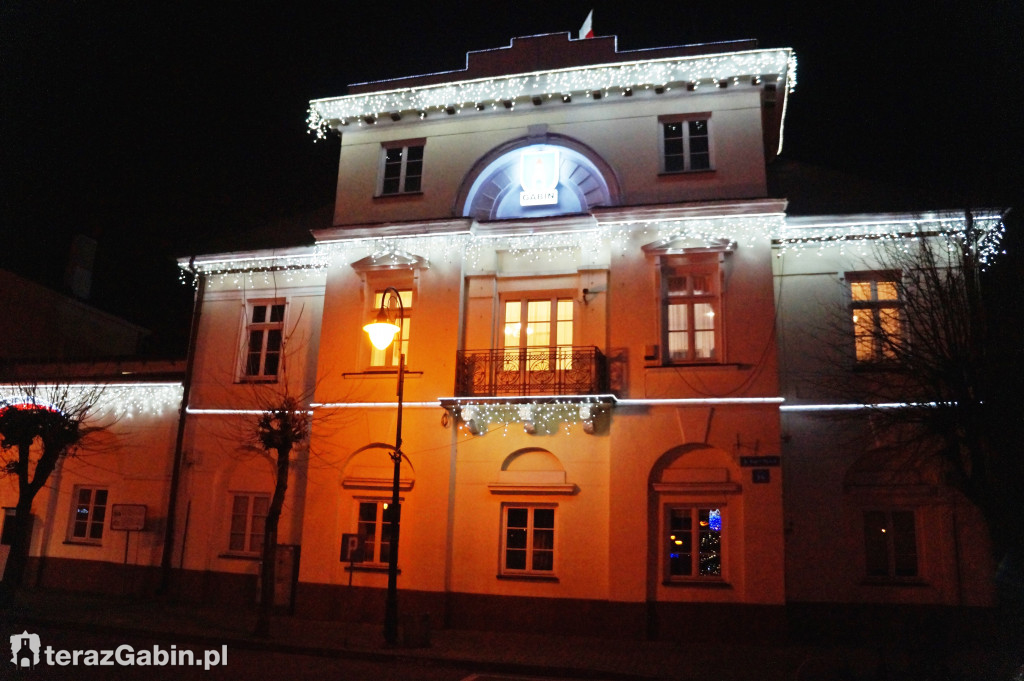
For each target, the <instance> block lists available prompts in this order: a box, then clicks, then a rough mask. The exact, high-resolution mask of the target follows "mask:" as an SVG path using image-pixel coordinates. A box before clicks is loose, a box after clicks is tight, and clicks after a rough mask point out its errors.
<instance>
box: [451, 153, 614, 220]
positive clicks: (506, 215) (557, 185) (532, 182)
mask: <svg viewBox="0 0 1024 681" xmlns="http://www.w3.org/2000/svg"><path fill="white" fill-rule="evenodd" d="M477 168H478V169H479V170H475V171H474V172H471V173H470V176H469V177H468V178H467V180H466V185H467V186H468V189H464V192H465V199H464V200H463V201H462V203H461V205H462V215H464V216H467V217H473V218H476V219H477V220H505V219H513V218H531V217H548V216H552V215H567V214H571V213H585V212H587V211H589V210H590V209H591V208H593V207H594V206H609V205H615V204H616V203H617V202H618V185H617V182H616V181H615V178H614V175H613V173H612V172H611V168H610V167H608V166H607V164H605V163H604V162H603V161H602V160H601V159H600V158H598V157H597V156H596V154H593V153H592V152H589V150H587V149H586V148H585V147H583V145H580V144H576V143H572V142H571V141H569V140H566V139H563V138H559V137H556V136H543V137H538V138H530V139H524V140H518V141H516V142H512V143H510V144H508V145H505V146H503V147H501V148H500V149H498V150H496V151H494V152H492V153H491V154H490V155H489V156H487V157H484V158H483V159H481V161H480V163H478V164H477Z"/></svg>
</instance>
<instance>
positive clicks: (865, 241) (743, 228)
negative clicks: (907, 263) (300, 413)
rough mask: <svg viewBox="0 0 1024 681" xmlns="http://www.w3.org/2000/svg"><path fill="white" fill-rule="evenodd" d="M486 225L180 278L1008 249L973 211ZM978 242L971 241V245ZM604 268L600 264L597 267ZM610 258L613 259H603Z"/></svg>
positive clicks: (183, 271) (327, 244)
mask: <svg viewBox="0 0 1024 681" xmlns="http://www.w3.org/2000/svg"><path fill="white" fill-rule="evenodd" d="M490 230H491V226H490V225H489V226H488V231H487V232H486V233H482V232H478V231H477V228H476V225H473V226H471V227H470V228H469V229H468V230H466V231H459V232H445V233H442V234H420V233H417V234H410V235H392V236H387V237H358V238H351V239H344V238H338V239H331V240H327V241H324V242H322V243H319V244H317V245H316V246H313V247H308V248H303V249H294V250H293V251H291V252H281V251H270V252H265V253H263V252H259V253H250V254H239V255H231V256H210V257H207V258H182V259H181V260H179V261H178V264H179V267H180V278H181V280H182V281H183V282H188V281H190V279H191V275H192V274H195V273H199V274H203V275H206V276H209V277H210V278H211V280H212V281H213V282H215V283H217V284H219V285H221V286H235V287H237V288H260V287H269V286H279V285H284V284H295V285H298V284H302V283H316V284H318V285H323V283H324V276H325V274H326V272H327V270H329V269H330V268H332V267H340V266H349V265H351V264H352V263H354V262H355V261H357V260H360V259H362V258H365V257H368V256H369V257H374V258H379V259H385V258H387V257H388V256H389V255H390V254H396V253H403V254H410V253H411V254H415V255H417V256H419V257H421V258H423V261H424V263H425V264H428V265H429V263H430V262H431V261H438V262H447V263H463V264H464V265H465V266H466V268H467V269H469V270H475V269H477V268H479V267H481V264H482V263H487V262H490V258H492V257H493V254H495V253H499V252H500V253H502V254H503V256H504V257H507V258H510V259H512V260H514V261H523V262H527V263H543V262H549V263H550V262H555V261H557V260H558V259H559V258H563V257H565V256H566V255H573V254H575V255H577V256H579V257H584V255H585V256H586V257H588V258H591V259H593V258H601V257H604V258H607V257H608V256H601V255H599V254H601V253H607V254H612V253H618V254H619V255H626V254H627V253H628V252H629V248H630V244H632V243H635V242H637V241H640V242H642V243H645V244H664V245H669V244H672V243H673V242H676V241H686V242H689V243H688V245H690V246H697V247H705V248H710V247H722V246H723V245H724V246H727V247H728V248H736V247H755V246H757V245H763V244H765V243H770V244H771V245H772V246H773V248H775V250H776V255H777V256H779V257H782V256H784V255H786V254H788V253H793V254H795V255H800V254H802V253H806V252H813V253H817V254H819V255H822V254H824V253H825V252H826V251H827V250H828V249H832V248H838V249H839V253H840V254H845V253H846V252H847V251H848V250H851V249H855V250H856V251H857V252H858V253H859V254H861V255H865V254H867V253H869V252H870V249H872V248H874V247H875V246H876V245H877V244H878V243H879V242H889V243H893V244H897V245H899V246H900V247H902V248H907V249H908V248H910V247H911V245H912V244H914V243H917V242H918V241H919V240H920V239H923V238H935V237H937V238H940V239H943V240H944V241H945V243H946V245H947V247H948V248H949V249H950V250H952V249H954V248H955V247H960V246H970V247H971V248H972V249H973V251H974V252H975V253H976V254H977V257H978V259H979V262H981V263H982V264H983V265H985V264H988V263H990V262H991V261H992V259H993V258H994V257H995V256H996V255H998V254H1001V253H1003V252H1004V251H1003V250H1002V239H1003V236H1004V234H1005V226H1004V224H1003V218H1002V215H1001V214H1000V213H998V212H994V211H987V212H979V213H976V214H975V215H974V216H973V237H972V236H971V235H969V234H968V226H967V219H966V217H965V216H964V215H950V214H945V215H910V216H880V217H878V218H877V219H873V220H871V219H868V220H858V221H815V220H814V219H813V218H799V219H796V220H795V221H794V220H792V219H789V218H787V217H786V215H785V214H784V213H760V214H741V215H722V216H696V217H672V218H653V219H652V218H644V217H637V218H631V219H604V218H602V217H600V216H596V217H595V220H594V221H593V222H591V223H590V224H588V225H585V226H582V227H580V228H577V229H562V230H561V231H555V232H544V231H538V232H535V233H529V234H521V233H514V234H510V233H504V234H501V233H498V234H495V233H493V231H490ZM969 238H973V244H966V241H967V240H968V239H969ZM591 264H600V263H591ZM605 264H607V263H605Z"/></svg>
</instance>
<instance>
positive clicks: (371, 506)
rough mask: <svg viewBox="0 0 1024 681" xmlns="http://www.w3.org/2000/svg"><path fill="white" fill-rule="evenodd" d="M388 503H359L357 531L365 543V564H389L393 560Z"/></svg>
mask: <svg viewBox="0 0 1024 681" xmlns="http://www.w3.org/2000/svg"><path fill="white" fill-rule="evenodd" d="M388 506H389V502H387V501H361V502H359V521H358V527H357V528H356V531H357V532H358V534H359V537H360V538H361V539H362V543H363V562H364V563H377V564H387V563H388V561H389V560H390V559H391V517H390V515H389V513H388Z"/></svg>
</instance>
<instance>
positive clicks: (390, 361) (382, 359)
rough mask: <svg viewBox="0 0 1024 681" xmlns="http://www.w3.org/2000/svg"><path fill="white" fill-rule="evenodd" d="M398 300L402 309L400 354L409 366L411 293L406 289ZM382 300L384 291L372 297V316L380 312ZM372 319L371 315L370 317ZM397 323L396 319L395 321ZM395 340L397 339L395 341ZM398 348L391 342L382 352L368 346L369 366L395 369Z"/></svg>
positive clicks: (400, 292) (397, 345)
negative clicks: (400, 301)
mask: <svg viewBox="0 0 1024 681" xmlns="http://www.w3.org/2000/svg"><path fill="white" fill-rule="evenodd" d="M398 296H399V298H401V300H402V309H403V315H402V316H403V320H402V333H401V337H402V341H401V349H402V354H404V355H405V363H406V365H408V364H409V329H410V325H411V321H410V319H409V318H410V317H411V316H412V291H411V290H409V289H406V290H404V291H399V292H398ZM383 298H384V291H377V292H376V293H375V294H374V296H373V315H376V314H377V311H378V310H380V305H381V301H382V300H383ZM371 317H372V315H371ZM396 321H397V319H396ZM396 340H397V339H396ZM398 347H399V344H398V343H397V342H395V341H392V343H391V344H390V345H388V346H387V347H386V348H384V349H383V350H378V349H377V348H376V347H374V346H373V345H370V366H372V367H397V366H398V359H399V356H398Z"/></svg>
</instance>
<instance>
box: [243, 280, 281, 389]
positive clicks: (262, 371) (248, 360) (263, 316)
mask: <svg viewBox="0 0 1024 681" xmlns="http://www.w3.org/2000/svg"><path fill="white" fill-rule="evenodd" d="M284 306H285V304H284V301H277V300H275V301H262V302H254V303H250V304H249V308H248V319H247V321H246V327H245V333H246V343H245V362H244V365H243V367H242V376H243V378H244V379H245V380H247V381H273V380H277V373H278V371H279V370H280V369H281V352H282V350H283V348H284Z"/></svg>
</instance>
